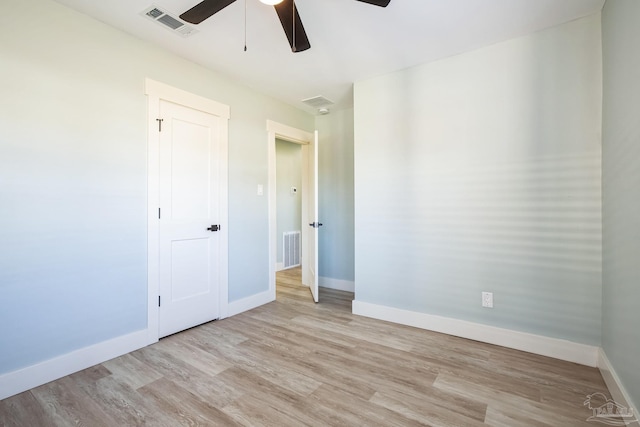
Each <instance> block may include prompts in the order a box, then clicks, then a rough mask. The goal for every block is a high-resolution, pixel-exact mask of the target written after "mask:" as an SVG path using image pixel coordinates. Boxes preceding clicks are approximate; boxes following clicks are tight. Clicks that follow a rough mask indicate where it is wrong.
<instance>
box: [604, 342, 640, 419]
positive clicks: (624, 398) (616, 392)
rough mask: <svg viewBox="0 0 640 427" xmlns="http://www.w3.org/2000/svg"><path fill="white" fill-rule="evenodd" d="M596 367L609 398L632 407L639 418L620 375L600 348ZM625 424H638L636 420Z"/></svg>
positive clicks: (639, 415) (639, 414)
mask: <svg viewBox="0 0 640 427" xmlns="http://www.w3.org/2000/svg"><path fill="white" fill-rule="evenodd" d="M598 369H600V373H601V374H602V378H603V379H604V383H605V384H606V385H607V388H608V389H609V392H610V393H611V398H612V399H613V400H615V401H616V403H618V404H620V405H623V406H626V407H627V408H629V409H632V410H633V413H634V414H635V416H636V418H639V417H640V413H639V412H638V408H637V407H636V405H635V404H634V402H633V401H632V400H631V398H630V397H629V394H628V393H627V391H626V389H625V388H624V385H623V384H622V381H620V377H619V376H618V374H617V373H616V371H615V369H613V366H612V365H611V362H609V359H608V358H607V354H606V353H605V352H604V349H602V348H600V349H599V351H598ZM627 425H629V426H638V422H633V423H631V424H627Z"/></svg>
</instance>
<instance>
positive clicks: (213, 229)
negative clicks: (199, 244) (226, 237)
mask: <svg viewBox="0 0 640 427" xmlns="http://www.w3.org/2000/svg"><path fill="white" fill-rule="evenodd" d="M220 228H221V227H220V226H219V225H212V226H211V227H209V228H207V230H208V231H212V232H213V231H218V230H220Z"/></svg>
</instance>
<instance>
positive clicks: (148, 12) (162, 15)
mask: <svg viewBox="0 0 640 427" xmlns="http://www.w3.org/2000/svg"><path fill="white" fill-rule="evenodd" d="M140 15H142V16H144V17H145V18H147V19H151V20H152V21H155V22H157V23H159V24H160V25H162V26H163V27H164V28H166V29H168V30H171V31H172V32H174V33H178V34H179V35H181V36H182V37H189V36H191V35H193V34H195V33H197V32H198V30H196V29H195V28H193V27H192V26H190V25H187V24H185V23H184V22H182V21H181V20H180V18H178V15H174V14H172V13H170V12H167V11H166V9H164V8H161V7H158V6H153V5H152V6H149V7H148V8H146V9H145V10H143V11H142V13H140Z"/></svg>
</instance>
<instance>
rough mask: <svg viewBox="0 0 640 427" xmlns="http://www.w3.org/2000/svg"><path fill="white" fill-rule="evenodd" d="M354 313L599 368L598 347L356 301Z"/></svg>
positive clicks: (354, 302)
mask: <svg viewBox="0 0 640 427" xmlns="http://www.w3.org/2000/svg"><path fill="white" fill-rule="evenodd" d="M352 307H353V314H357V315H360V316H366V317H372V318H374V319H379V320H386V321H388V322H394V323H400V324H402V325H407V326H413V327H416V328H421V329H428V330H430V331H435V332H441V333H445V334H449V335H454V336H457V337H462V338H468V339H472V340H475V341H482V342H486V343H489V344H496V345H499V346H502V347H508V348H513V349H516V350H522V351H526V352H529V353H534V354H539V355H542V356H548V357H553V358H556V359H560V360H566V361H569V362H574V363H579V364H581V365H586V366H591V367H594V368H595V367H596V366H597V362H598V350H599V347H595V346H590V345H586V344H580V343H575V342H572V341H567V340H563V339H558V338H550V337H545V336H542V335H535V334H530V333H526V332H519V331H513V330H511V329H503V328H497V327H495V326H488V325H483V324H480V323H474V322H469V321H466V320H459V319H453V318H449V317H442V316H435V315H432V314H426V313H419V312H415V311H409V310H402V309H398V308H393V307H387V306H383V305H377V304H371V303H366V302H361V301H353V306H352Z"/></svg>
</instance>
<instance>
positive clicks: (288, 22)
mask: <svg viewBox="0 0 640 427" xmlns="http://www.w3.org/2000/svg"><path fill="white" fill-rule="evenodd" d="M294 6H295V4H294V0H284V1H283V2H282V3H280V4H277V5H275V6H273V7H274V8H275V9H276V13H277V14H278V18H280V23H281V24H282V29H283V30H284V32H285V34H286V35H287V39H289V45H291V51H292V52H302V51H303V50H307V49H309V48H310V47H311V44H309V39H308V38H307V32H306V31H305V30H304V26H303V25H302V20H301V19H300V15H299V14H298V8H297V7H296V8H295V24H294Z"/></svg>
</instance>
